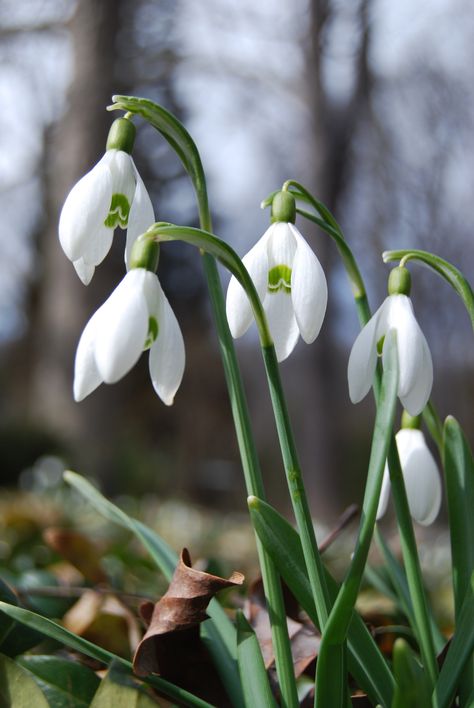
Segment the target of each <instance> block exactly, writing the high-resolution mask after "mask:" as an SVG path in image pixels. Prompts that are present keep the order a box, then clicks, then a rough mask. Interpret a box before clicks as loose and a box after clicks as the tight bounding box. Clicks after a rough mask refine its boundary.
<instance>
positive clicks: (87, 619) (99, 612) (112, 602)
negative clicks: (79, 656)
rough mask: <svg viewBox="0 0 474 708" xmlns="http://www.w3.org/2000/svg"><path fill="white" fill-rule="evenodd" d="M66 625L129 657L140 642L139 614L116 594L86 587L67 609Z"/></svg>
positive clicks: (87, 637) (114, 651)
mask: <svg viewBox="0 0 474 708" xmlns="http://www.w3.org/2000/svg"><path fill="white" fill-rule="evenodd" d="M63 625H64V627H66V629H69V630H70V631H71V632H74V634H78V635H79V636H81V637H84V638H85V639H88V640H89V641H91V642H94V643H95V644H98V645H99V646H101V647H104V649H108V650H109V651H111V652H113V653H114V654H118V655H119V656H124V657H127V658H128V657H129V656H130V654H131V653H133V651H134V650H135V648H136V647H137V645H138V643H139V641H140V630H139V626H138V622H137V619H136V617H135V616H134V615H133V613H132V612H130V610H129V609H128V608H127V607H126V606H125V605H124V604H123V603H122V602H121V601H120V600H119V599H118V598H117V597H115V596H114V595H112V594H104V593H98V592H95V590H87V591H86V592H84V594H83V595H82V597H81V598H80V599H79V600H78V601H77V602H76V603H75V604H74V605H73V606H72V607H71V609H70V610H69V611H68V612H66V614H65V615H64V617H63Z"/></svg>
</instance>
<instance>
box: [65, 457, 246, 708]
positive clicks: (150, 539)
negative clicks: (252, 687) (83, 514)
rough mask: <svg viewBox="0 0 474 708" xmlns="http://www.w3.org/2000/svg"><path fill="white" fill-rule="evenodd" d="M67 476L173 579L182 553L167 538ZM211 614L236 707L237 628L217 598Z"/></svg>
mask: <svg viewBox="0 0 474 708" xmlns="http://www.w3.org/2000/svg"><path fill="white" fill-rule="evenodd" d="M64 479H65V480H66V482H68V484H70V485H71V486H73V487H74V488H75V489H76V490H77V491H78V492H79V493H80V494H81V495H82V496H83V497H85V498H86V499H87V500H88V501H89V502H90V503H91V504H92V505H93V506H94V507H95V509H96V510H97V511H98V512H99V514H101V515H102V516H104V517H105V518H106V519H108V520H109V521H111V522H112V523H114V524H118V525H119V526H122V527H123V528H126V529H128V530H130V531H131V532H132V533H133V534H134V535H135V536H136V537H137V539H138V540H139V541H140V542H141V543H142V544H143V546H144V547H145V548H146V549H147V551H148V552H149V553H150V556H151V558H152V559H153V560H154V562H155V563H156V565H157V567H158V568H159V569H160V570H161V572H162V573H163V575H164V576H165V577H166V579H167V580H171V578H172V576H173V573H174V569H175V567H176V565H177V563H178V556H177V554H176V553H175V552H174V551H173V549H172V548H171V547H170V546H169V545H168V544H167V543H166V541H164V540H163V539H162V538H161V537H160V536H158V534H157V533H155V532H154V531H153V530H152V529H150V528H149V527H148V526H146V525H145V524H143V523H142V522H141V521H138V520H137V519H134V518H132V517H131V516H128V514H125V512H123V511H122V510H121V509H120V508H119V507H118V506H115V504H113V503H112V502H111V501H109V500H108V499H106V498H105V497H104V496H103V495H102V494H101V493H100V492H99V491H98V489H96V488H95V487H94V486H93V485H92V484H91V483H90V482H88V481H87V480H86V479H84V477H81V475H79V474H76V473H75V472H71V471H69V470H68V471H67V472H65V473H64ZM208 614H209V616H210V617H211V619H212V625H208V626H207V627H206V629H205V630H204V633H205V634H206V635H207V637H208V638H209V640H210V641H209V642H208V646H209V649H210V651H211V654H212V656H213V659H214V661H215V665H216V669H217V671H218V673H219V676H220V677H221V680H222V682H223V683H224V685H225V686H226V690H227V691H228V694H229V696H231V697H232V701H233V703H234V705H235V706H236V708H240V707H241V706H242V705H243V697H242V690H241V688H240V681H239V673H238V667H237V638H236V630H235V627H234V626H233V625H232V622H231V621H230V620H229V618H228V617H227V615H226V614H225V612H224V610H223V609H222V607H221V606H220V605H219V602H218V601H217V600H216V599H213V600H211V602H210V603H209V607H208Z"/></svg>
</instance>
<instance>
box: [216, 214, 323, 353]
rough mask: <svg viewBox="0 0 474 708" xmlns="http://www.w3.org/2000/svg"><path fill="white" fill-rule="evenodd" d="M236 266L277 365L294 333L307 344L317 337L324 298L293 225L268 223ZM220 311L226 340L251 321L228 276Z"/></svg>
mask: <svg viewBox="0 0 474 708" xmlns="http://www.w3.org/2000/svg"><path fill="white" fill-rule="evenodd" d="M242 262H243V263H244V265H245V267H246V268H247V270H248V272H249V275H250V277H251V278H252V280H253V282H254V285H255V288H256V290H257V293H258V295H259V297H260V300H261V301H262V304H263V307H264V309H265V312H266V315H267V318H268V324H269V327H270V333H271V335H272V337H273V341H274V343H275V349H276V354H277V358H278V361H283V360H284V359H286V358H287V357H288V356H289V355H290V354H291V352H292V351H293V349H294V347H295V345H296V342H297V341H298V337H299V335H300V334H301V336H302V337H303V339H304V341H305V342H307V343H308V344H309V343H311V342H313V341H314V340H315V339H316V337H317V336H318V334H319V330H320V329H321V325H322V323H323V319H324V314H325V312H326V305H327V297H328V291H327V284H326V277H325V275H324V271H323V269H322V267H321V264H320V262H319V260H318V259H317V258H316V256H315V254H314V253H313V251H312V250H311V248H310V247H309V246H308V244H307V243H306V241H305V239H304V238H303V236H302V235H301V234H300V232H299V231H298V229H297V228H296V226H294V225H293V224H291V223H287V222H284V221H276V222H275V223H273V224H272V225H271V226H270V227H269V228H268V229H267V231H266V232H265V233H264V235H263V236H262V237H261V239H260V240H259V241H257V243H256V244H255V246H254V247H253V248H252V249H251V250H250V251H249V252H248V253H247V254H246V255H245V256H244V257H243V259H242ZM226 309H227V319H228V322H229V327H230V331H231V333H232V336H233V337H241V336H242V335H243V334H244V333H245V332H246V331H247V330H248V328H249V327H250V324H251V322H252V309H251V307H250V303H249V300H248V298H247V295H246V293H245V291H244V289H243V288H242V286H241V285H240V283H239V282H238V280H237V279H236V278H235V277H234V276H232V278H231V280H230V283H229V289H228V291H227V303H226Z"/></svg>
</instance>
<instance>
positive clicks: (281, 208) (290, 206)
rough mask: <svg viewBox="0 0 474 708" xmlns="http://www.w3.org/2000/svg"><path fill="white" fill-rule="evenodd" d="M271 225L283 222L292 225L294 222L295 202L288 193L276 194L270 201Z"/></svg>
mask: <svg viewBox="0 0 474 708" xmlns="http://www.w3.org/2000/svg"><path fill="white" fill-rule="evenodd" d="M271 221H272V224H273V223H274V222H275V221H285V222H286V223H287V224H294V223H295V221H296V202H295V198H294V196H293V195H292V194H290V192H277V193H276V194H275V196H274V197H273V201H272V215H271Z"/></svg>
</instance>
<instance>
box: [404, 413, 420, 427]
mask: <svg viewBox="0 0 474 708" xmlns="http://www.w3.org/2000/svg"><path fill="white" fill-rule="evenodd" d="M420 426H421V415H410V414H409V413H408V411H403V413H402V428H410V429H411V430H419V429H420Z"/></svg>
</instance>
